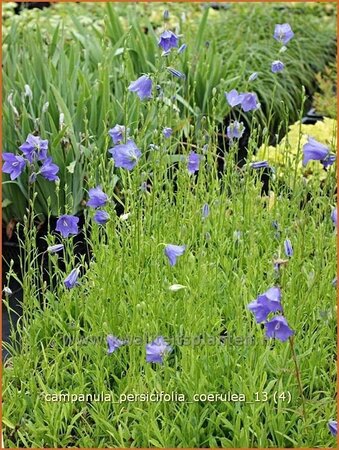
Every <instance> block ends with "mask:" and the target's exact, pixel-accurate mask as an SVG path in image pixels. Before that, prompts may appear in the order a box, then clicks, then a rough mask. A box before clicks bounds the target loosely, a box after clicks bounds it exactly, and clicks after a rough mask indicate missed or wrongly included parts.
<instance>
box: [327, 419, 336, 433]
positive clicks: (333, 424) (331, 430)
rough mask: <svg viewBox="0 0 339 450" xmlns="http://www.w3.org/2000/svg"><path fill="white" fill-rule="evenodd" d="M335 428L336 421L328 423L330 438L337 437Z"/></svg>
mask: <svg viewBox="0 0 339 450" xmlns="http://www.w3.org/2000/svg"><path fill="white" fill-rule="evenodd" d="M337 427H338V423H337V421H336V420H330V421H329V422H328V429H329V430H330V433H331V434H332V436H336V435H337Z"/></svg>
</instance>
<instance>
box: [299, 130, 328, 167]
mask: <svg viewBox="0 0 339 450" xmlns="http://www.w3.org/2000/svg"><path fill="white" fill-rule="evenodd" d="M329 156H330V152H329V149H328V147H326V146H325V145H323V144H321V143H320V142H318V141H316V140H315V139H313V138H312V137H310V136H309V137H308V140H307V143H306V144H304V145H303V166H306V165H307V163H308V162H309V161H311V160H314V161H320V162H322V163H323V162H324V161H326V160H327V158H328V157H329ZM333 162H334V161H333ZM328 163H330V161H328ZM328 163H327V165H329V164H328ZM325 164H326V163H325ZM332 164H333V163H332Z"/></svg>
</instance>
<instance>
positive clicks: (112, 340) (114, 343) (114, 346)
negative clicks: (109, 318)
mask: <svg viewBox="0 0 339 450" xmlns="http://www.w3.org/2000/svg"><path fill="white" fill-rule="evenodd" d="M125 344H126V342H125V341H121V340H120V339H118V338H117V337H115V336H113V335H112V334H109V335H108V336H107V346H108V350H107V353H108V354H109V355H110V354H111V353H114V352H115V351H116V350H118V348H120V347H121V346H123V345H125Z"/></svg>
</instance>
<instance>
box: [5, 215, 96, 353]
mask: <svg viewBox="0 0 339 450" xmlns="http://www.w3.org/2000/svg"><path fill="white" fill-rule="evenodd" d="M56 222H57V218H56V217H51V218H50V219H49V221H48V222H47V221H46V222H45V223H43V224H42V226H40V227H39V228H38V232H37V240H36V245H37V247H38V252H39V258H38V264H39V267H41V268H42V271H43V278H44V281H45V282H46V283H47V286H48V287H49V289H53V288H54V286H52V285H51V282H50V277H49V273H48V255H47V253H46V250H47V243H46V241H45V239H44V238H45V236H46V235H47V232H48V229H49V230H50V231H51V232H53V233H54V232H55V228H56ZM78 225H79V230H80V232H79V234H78V235H76V236H74V237H72V238H70V239H72V241H73V248H74V255H75V257H76V259H77V260H78V261H80V259H82V258H83V257H85V261H86V262H87V263H88V262H89V260H90V258H91V250H90V248H89V247H88V245H87V242H86V240H87V239H88V238H89V236H90V231H91V230H90V228H89V229H85V227H84V225H85V219H84V215H83V214H81V215H79V223H78ZM18 233H19V235H18ZM55 233H57V232H55ZM2 235H3V242H2V255H3V261H2V290H4V288H5V287H6V288H9V289H10V291H11V292H12V293H9V294H4V295H5V296H6V295H7V298H8V300H9V305H10V309H7V308H6V307H5V305H4V304H3V307H2V340H3V342H7V343H10V344H12V345H13V344H14V341H12V340H11V333H12V332H14V333H15V331H16V324H17V321H18V319H19V317H21V316H22V301H23V291H22V288H21V286H20V283H18V281H16V280H14V279H13V278H12V279H10V280H9V282H8V281H7V275H8V272H9V268H10V264H11V261H12V270H13V271H14V272H15V274H16V276H17V277H18V278H19V280H22V279H23V273H22V269H21V262H20V253H21V252H20V246H19V241H20V239H21V240H23V238H24V236H23V232H22V229H20V227H19V231H18V232H14V233H13V236H12V238H11V239H8V237H7V235H6V230H5V229H4V227H3V234H2ZM23 256H24V255H23ZM59 256H60V257H59V258H58V264H59V268H60V269H61V270H63V271H64V270H65V263H64V259H63V257H62V256H63V255H62V252H60V253H59ZM41 301H42V298H41ZM2 355H3V358H6V357H8V351H7V350H5V349H4V348H3V353H2Z"/></svg>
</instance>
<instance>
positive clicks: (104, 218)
mask: <svg viewBox="0 0 339 450" xmlns="http://www.w3.org/2000/svg"><path fill="white" fill-rule="evenodd" d="M109 218H110V215H109V214H108V213H107V212H106V211H103V210H101V209H100V210H98V211H96V212H95V214H94V217H93V220H94V222H96V223H97V224H98V225H105V223H106V222H108V220H109Z"/></svg>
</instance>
